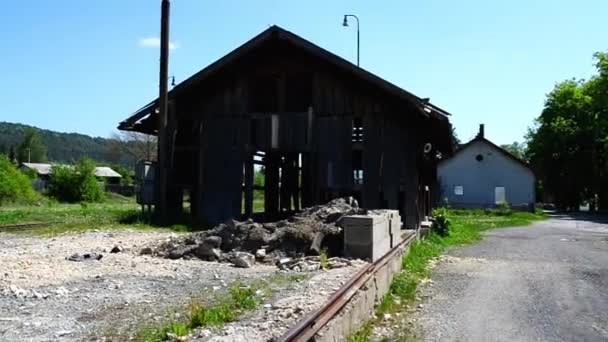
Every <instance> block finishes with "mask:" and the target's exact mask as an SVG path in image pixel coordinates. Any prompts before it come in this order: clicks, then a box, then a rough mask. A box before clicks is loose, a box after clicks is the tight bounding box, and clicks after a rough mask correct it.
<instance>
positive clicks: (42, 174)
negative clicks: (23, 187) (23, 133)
mask: <svg viewBox="0 0 608 342" xmlns="http://www.w3.org/2000/svg"><path fill="white" fill-rule="evenodd" d="M53 166H58V165H53V164H47V163H21V166H20V169H21V170H22V171H34V172H36V174H37V175H38V179H37V180H35V181H34V183H33V184H34V188H35V189H36V190H38V191H42V190H44V189H46V186H47V181H48V179H49V176H50V174H51V173H52V172H53ZM93 173H94V174H95V177H97V179H99V180H103V181H104V182H105V183H107V184H119V183H120V179H121V178H122V176H121V175H120V173H118V172H116V171H114V170H113V169H112V168H110V167H107V166H98V167H96V168H95V170H94V171H93Z"/></svg>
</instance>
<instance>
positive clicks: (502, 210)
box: [496, 202, 513, 216]
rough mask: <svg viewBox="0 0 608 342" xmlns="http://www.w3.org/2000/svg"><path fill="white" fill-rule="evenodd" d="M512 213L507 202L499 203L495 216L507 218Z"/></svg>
mask: <svg viewBox="0 0 608 342" xmlns="http://www.w3.org/2000/svg"><path fill="white" fill-rule="evenodd" d="M512 213H513V212H512V211H511V206H509V203H507V202H502V203H500V204H499V205H498V207H497V209H496V215H498V216H509V215H511V214H512Z"/></svg>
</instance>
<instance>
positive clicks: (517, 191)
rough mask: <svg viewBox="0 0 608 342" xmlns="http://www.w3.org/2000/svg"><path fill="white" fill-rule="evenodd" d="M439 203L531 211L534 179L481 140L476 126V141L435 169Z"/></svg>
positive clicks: (512, 159) (522, 166)
mask: <svg viewBox="0 0 608 342" xmlns="http://www.w3.org/2000/svg"><path fill="white" fill-rule="evenodd" d="M437 172H438V178H439V182H440V185H441V195H440V200H441V201H445V200H447V202H448V203H449V205H450V206H453V207H460V208H486V207H493V206H496V205H498V204H501V203H504V202H507V203H509V205H511V206H513V207H521V208H523V207H526V208H532V207H533V205H534V202H535V176H534V173H533V172H532V170H531V169H530V167H529V166H528V164H527V163H525V162H523V161H522V160H520V159H519V158H517V157H515V156H513V155H512V154H510V153H509V152H507V151H505V150H504V149H502V148H500V147H499V146H497V145H495V144H494V143H492V142H491V141H489V140H487V139H486V138H485V137H484V125H483V124H482V125H480V126H479V133H478V134H477V136H476V137H475V139H473V140H471V141H469V142H468V143H466V144H464V145H462V146H461V147H460V148H459V149H458V150H457V151H456V153H455V154H454V155H453V156H452V157H451V158H449V159H445V160H442V161H441V162H440V163H439V165H438V169H437Z"/></svg>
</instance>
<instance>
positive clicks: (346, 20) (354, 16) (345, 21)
mask: <svg viewBox="0 0 608 342" xmlns="http://www.w3.org/2000/svg"><path fill="white" fill-rule="evenodd" d="M348 17H353V18H355V19H357V66H359V41H360V40H359V18H358V17H357V16H356V15H354V14H345V15H344V21H343V22H342V26H344V27H348Z"/></svg>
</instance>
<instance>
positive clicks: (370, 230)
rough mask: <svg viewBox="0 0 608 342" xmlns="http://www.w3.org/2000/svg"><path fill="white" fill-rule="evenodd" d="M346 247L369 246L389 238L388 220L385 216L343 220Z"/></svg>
mask: <svg viewBox="0 0 608 342" xmlns="http://www.w3.org/2000/svg"><path fill="white" fill-rule="evenodd" d="M342 227H343V229H344V244H345V245H351V244H355V245H367V244H369V243H374V242H375V241H382V240H384V239H386V238H389V235H390V233H389V229H388V220H387V219H386V218H385V217H383V216H363V215H353V216H345V217H343V218H342Z"/></svg>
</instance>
